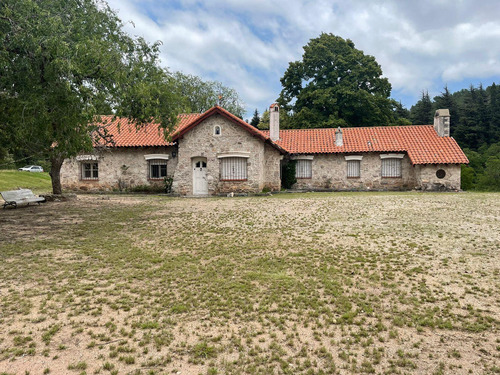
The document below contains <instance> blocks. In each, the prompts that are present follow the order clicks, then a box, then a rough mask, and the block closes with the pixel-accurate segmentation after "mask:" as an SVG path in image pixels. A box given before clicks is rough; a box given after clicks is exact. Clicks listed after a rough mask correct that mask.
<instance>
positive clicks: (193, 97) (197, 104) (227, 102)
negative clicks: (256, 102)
mask: <svg viewBox="0 0 500 375" xmlns="http://www.w3.org/2000/svg"><path fill="white" fill-rule="evenodd" d="M172 78H173V81H174V84H175V87H176V92H177V94H179V95H180V96H181V97H183V99H184V110H185V111H187V112H198V113H202V112H205V111H207V110H209V109H210V108H212V107H213V106H215V105H219V106H221V107H223V108H224V109H226V110H228V111H229V112H231V113H232V114H233V115H236V116H238V117H239V118H243V114H244V113H245V105H244V103H243V101H242V100H241V99H240V97H239V95H238V93H237V92H236V91H235V90H234V89H232V88H229V87H226V86H224V85H223V84H222V83H220V82H218V81H203V80H202V79H201V78H200V77H198V76H194V75H191V74H184V73H182V72H175V73H174V74H173V75H172Z"/></svg>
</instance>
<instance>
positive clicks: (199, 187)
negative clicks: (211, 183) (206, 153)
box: [191, 156, 208, 195]
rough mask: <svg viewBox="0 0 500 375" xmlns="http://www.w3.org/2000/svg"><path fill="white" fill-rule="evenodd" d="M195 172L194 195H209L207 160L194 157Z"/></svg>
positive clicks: (192, 166)
mask: <svg viewBox="0 0 500 375" xmlns="http://www.w3.org/2000/svg"><path fill="white" fill-rule="evenodd" d="M191 170H192V171H193V195H208V180H207V158H204V157H201V156H200V157H194V158H192V160H191Z"/></svg>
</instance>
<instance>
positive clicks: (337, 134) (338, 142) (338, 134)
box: [335, 126, 344, 146]
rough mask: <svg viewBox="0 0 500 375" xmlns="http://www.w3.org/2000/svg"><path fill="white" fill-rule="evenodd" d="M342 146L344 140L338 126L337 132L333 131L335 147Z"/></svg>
mask: <svg viewBox="0 0 500 375" xmlns="http://www.w3.org/2000/svg"><path fill="white" fill-rule="evenodd" d="M343 145H344V140H343V138H342V129H340V126H339V128H338V129H337V130H335V146H343Z"/></svg>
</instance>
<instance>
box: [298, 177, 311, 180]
mask: <svg viewBox="0 0 500 375" xmlns="http://www.w3.org/2000/svg"><path fill="white" fill-rule="evenodd" d="M295 178H296V179H297V180H312V177H295Z"/></svg>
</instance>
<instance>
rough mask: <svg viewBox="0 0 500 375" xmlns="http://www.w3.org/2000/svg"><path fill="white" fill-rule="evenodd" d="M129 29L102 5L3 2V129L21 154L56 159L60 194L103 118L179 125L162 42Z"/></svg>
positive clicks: (69, 0)
mask: <svg viewBox="0 0 500 375" xmlns="http://www.w3.org/2000/svg"><path fill="white" fill-rule="evenodd" d="M122 26H123V24H122V22H121V21H120V20H119V19H118V17H117V16H116V14H115V13H114V12H113V11H112V10H111V9H110V8H109V6H108V5H107V4H106V3H105V2H104V1H101V0H43V1H41V0H2V2H1V3H0V67H1V71H2V74H1V75H0V123H1V124H2V126H3V127H4V129H7V131H6V132H7V133H9V136H10V138H11V141H12V142H13V143H15V145H16V146H17V147H23V148H24V149H26V150H27V151H29V152H30V153H31V154H32V155H37V156H41V155H43V157H44V158H47V159H49V160H50V163H51V168H50V175H51V178H52V189H53V192H54V193H55V194H60V193H61V183H60V169H61V165H62V163H63V160H64V159H65V158H68V157H71V156H74V155H76V154H77V153H78V152H81V151H83V150H91V149H92V139H91V134H94V135H95V134H97V133H96V132H95V131H97V130H99V129H100V128H101V126H100V125H99V123H98V121H96V115H98V114H99V112H100V111H102V110H109V109H112V110H114V111H115V112H116V113H117V114H120V115H124V116H127V117H129V118H130V119H135V120H136V121H137V124H141V123H143V122H146V121H149V120H151V119H152V118H153V119H155V120H156V121H158V122H159V123H160V124H161V125H162V126H163V127H164V128H172V126H173V125H174V124H175V122H176V118H177V108H178V103H177V102H176V100H175V97H174V96H173V94H172V90H171V89H170V88H171V84H172V82H171V79H170V77H169V76H168V74H167V73H166V72H165V71H164V70H163V69H161V68H160V67H159V65H158V53H159V50H158V48H159V43H155V44H152V45H149V44H148V43H146V42H145V41H144V40H143V39H141V38H131V37H129V36H128V35H127V34H126V33H125V32H124V31H123V28H122ZM89 124H94V125H89ZM93 131H94V132H93ZM100 134H103V133H102V132H101V133H100Z"/></svg>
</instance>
